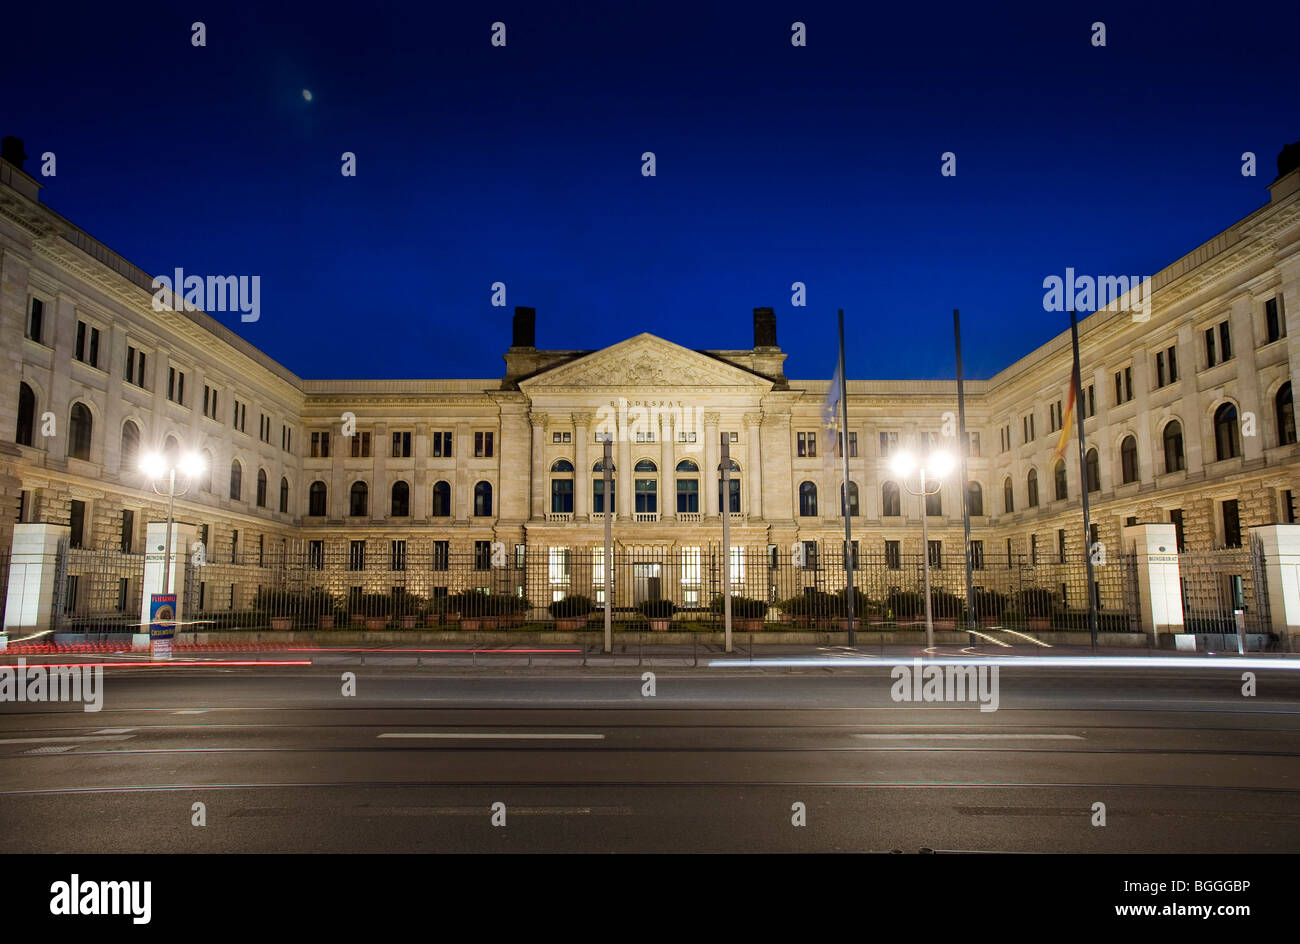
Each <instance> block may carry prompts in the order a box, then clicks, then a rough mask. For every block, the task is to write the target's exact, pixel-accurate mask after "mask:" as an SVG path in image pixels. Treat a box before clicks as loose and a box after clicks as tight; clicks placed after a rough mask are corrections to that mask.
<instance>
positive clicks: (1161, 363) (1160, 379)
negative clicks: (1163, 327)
mask: <svg viewBox="0 0 1300 944" xmlns="http://www.w3.org/2000/svg"><path fill="white" fill-rule="evenodd" d="M1164 385H1165V352H1164V351H1156V386H1157V387H1163V386H1164Z"/></svg>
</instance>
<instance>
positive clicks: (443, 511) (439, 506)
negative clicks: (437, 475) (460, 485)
mask: <svg viewBox="0 0 1300 944" xmlns="http://www.w3.org/2000/svg"><path fill="white" fill-rule="evenodd" d="M433 516H434V517H435V518H450V517H451V486H450V485H448V484H447V483H446V482H435V483H433Z"/></svg>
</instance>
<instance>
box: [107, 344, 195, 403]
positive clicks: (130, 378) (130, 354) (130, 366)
mask: <svg viewBox="0 0 1300 944" xmlns="http://www.w3.org/2000/svg"><path fill="white" fill-rule="evenodd" d="M135 353H136V352H135V348H133V347H131V346H130V345H129V344H128V345H127V347H126V382H127V383H129V384H133V383H135ZM140 379H141V380H143V379H144V378H143V377H142V378H140ZM204 390H207V388H206V387H204ZM203 403H204V406H205V407H206V406H207V400H204V401H203Z"/></svg>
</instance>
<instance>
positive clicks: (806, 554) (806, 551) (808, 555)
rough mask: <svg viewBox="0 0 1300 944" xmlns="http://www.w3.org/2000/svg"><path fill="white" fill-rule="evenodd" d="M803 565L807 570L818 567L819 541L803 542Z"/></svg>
mask: <svg viewBox="0 0 1300 944" xmlns="http://www.w3.org/2000/svg"><path fill="white" fill-rule="evenodd" d="M803 566H804V569H805V570H816V569H817V542H816V541H804V542H803Z"/></svg>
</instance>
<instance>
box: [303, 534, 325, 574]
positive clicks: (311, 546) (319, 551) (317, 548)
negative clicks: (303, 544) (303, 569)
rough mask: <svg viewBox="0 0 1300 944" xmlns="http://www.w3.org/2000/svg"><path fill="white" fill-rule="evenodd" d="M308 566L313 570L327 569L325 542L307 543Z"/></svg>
mask: <svg viewBox="0 0 1300 944" xmlns="http://www.w3.org/2000/svg"><path fill="white" fill-rule="evenodd" d="M307 566H308V567H310V568H311V569H312V570H324V569H325V542H324V541H308V542H307Z"/></svg>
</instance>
